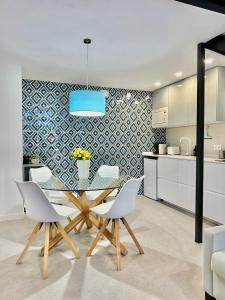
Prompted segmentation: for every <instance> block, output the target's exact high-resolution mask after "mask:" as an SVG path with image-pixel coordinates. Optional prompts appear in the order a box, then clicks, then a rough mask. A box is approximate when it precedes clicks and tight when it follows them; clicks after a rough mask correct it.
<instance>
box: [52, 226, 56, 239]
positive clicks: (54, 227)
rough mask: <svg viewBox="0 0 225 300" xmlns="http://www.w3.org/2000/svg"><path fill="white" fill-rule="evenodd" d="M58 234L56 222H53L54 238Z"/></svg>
mask: <svg viewBox="0 0 225 300" xmlns="http://www.w3.org/2000/svg"><path fill="white" fill-rule="evenodd" d="M56 235H57V227H56V226H55V224H54V223H52V238H53V239H54V237H55V236H56Z"/></svg>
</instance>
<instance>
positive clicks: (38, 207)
mask: <svg viewBox="0 0 225 300" xmlns="http://www.w3.org/2000/svg"><path fill="white" fill-rule="evenodd" d="M16 184H17V187H18V189H19V191H20V194H21V196H22V198H23V200H24V202H25V204H26V214H27V216H28V217H29V218H31V219H33V220H35V221H37V224H36V226H35V227H34V229H33V231H32V233H31V235H30V237H29V239H28V243H27V244H26V246H25V247H24V250H23V251H22V253H21V254H20V255H19V257H18V259H17V261H16V263H17V264H20V263H21V262H22V259H23V257H24V255H25V254H26V252H27V250H28V248H29V247H30V246H31V244H32V242H33V241H34V239H35V238H36V236H37V234H38V232H39V230H40V229H41V227H42V225H43V224H44V225H45V239H44V260H43V273H42V274H43V279H46V278H48V251H49V240H50V231H51V229H52V228H53V227H56V228H57V230H58V231H59V232H60V233H61V235H62V237H63V238H64V240H65V241H66V243H67V245H68V247H69V248H70V249H71V251H72V252H73V254H74V256H75V257H76V258H79V257H80V256H79V252H78V250H77V249H76V247H75V246H74V244H73V242H72V240H71V239H70V238H69V236H68V235H67V233H66V232H65V230H64V229H63V227H62V226H61V224H60V223H59V222H60V221H62V220H64V219H65V218H67V217H68V216H71V215H73V214H74V213H75V212H76V210H75V209H74V208H71V207H67V206H63V205H54V204H51V203H50V202H49V201H48V199H47V197H46V195H45V194H44V192H43V191H42V190H41V188H40V187H39V186H38V185H37V184H36V183H35V182H31V181H27V182H19V181H16Z"/></svg>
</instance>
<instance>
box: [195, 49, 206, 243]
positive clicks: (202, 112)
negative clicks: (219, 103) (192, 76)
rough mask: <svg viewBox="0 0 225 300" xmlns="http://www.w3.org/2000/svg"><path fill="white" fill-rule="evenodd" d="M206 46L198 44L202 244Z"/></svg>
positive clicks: (198, 222)
mask: <svg viewBox="0 0 225 300" xmlns="http://www.w3.org/2000/svg"><path fill="white" fill-rule="evenodd" d="M204 60H205V45H204V44H203V43H200V44H198V73H197V158H196V202H195V242H197V243H202V226H203V180H204V115H205V64H204Z"/></svg>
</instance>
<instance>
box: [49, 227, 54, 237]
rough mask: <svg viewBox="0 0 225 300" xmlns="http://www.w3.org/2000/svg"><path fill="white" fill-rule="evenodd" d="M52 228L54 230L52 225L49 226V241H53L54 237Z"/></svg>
mask: <svg viewBox="0 0 225 300" xmlns="http://www.w3.org/2000/svg"><path fill="white" fill-rule="evenodd" d="M52 228H53V226H52V223H50V225H49V240H51V239H52V237H53V234H52Z"/></svg>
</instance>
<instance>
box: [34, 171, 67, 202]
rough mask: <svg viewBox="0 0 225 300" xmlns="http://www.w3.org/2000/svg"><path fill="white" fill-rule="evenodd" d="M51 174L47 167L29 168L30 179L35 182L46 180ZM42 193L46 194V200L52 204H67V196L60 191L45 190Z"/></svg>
mask: <svg viewBox="0 0 225 300" xmlns="http://www.w3.org/2000/svg"><path fill="white" fill-rule="evenodd" d="M52 176H53V174H52V172H51V170H50V169H49V168H48V167H40V168H31V169H30V179H31V180H32V181H33V182H36V183H38V182H45V181H48V180H50V179H51V177H52ZM44 193H45V194H46V196H47V198H48V200H49V201H50V202H51V203H53V204H64V205H67V204H68V199H67V197H66V196H65V195H64V193H63V192H61V191H50V190H48V191H47V190H45V191H44Z"/></svg>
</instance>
